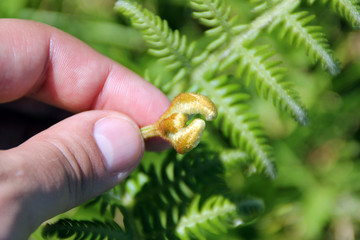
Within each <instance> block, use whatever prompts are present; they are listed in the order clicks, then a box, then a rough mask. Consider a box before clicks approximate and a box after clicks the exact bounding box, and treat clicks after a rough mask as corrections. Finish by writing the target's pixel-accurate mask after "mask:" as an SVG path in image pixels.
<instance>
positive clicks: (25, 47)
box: [0, 19, 169, 240]
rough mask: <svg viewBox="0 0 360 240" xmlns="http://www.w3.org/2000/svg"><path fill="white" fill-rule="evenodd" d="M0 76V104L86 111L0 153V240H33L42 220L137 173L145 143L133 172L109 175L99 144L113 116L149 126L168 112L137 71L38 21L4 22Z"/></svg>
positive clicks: (0, 22)
mask: <svg viewBox="0 0 360 240" xmlns="http://www.w3.org/2000/svg"><path fill="white" fill-rule="evenodd" d="M0 73H1V74H0V103H3V102H9V101H13V100H15V99H18V98H21V97H23V96H28V97H32V98H35V99H38V100H40V101H43V102H45V103H48V104H52V105H54V106H57V107H60V108H63V109H66V110H69V111H72V112H74V113H79V114H76V115H74V116H73V117H70V118H68V119H66V120H64V121H62V122H60V123H58V124H56V125H54V126H53V127H51V128H49V129H47V130H45V131H44V132H42V133H40V134H38V135H36V136H34V137H33V138H31V139H29V140H28V141H27V142H25V143H23V144H22V145H20V146H18V147H16V148H13V149H9V150H6V151H0V193H1V194H0V240H9V239H16V240H21V239H26V238H27V236H28V234H30V233H31V232H32V231H33V230H34V229H35V228H36V227H37V226H38V225H39V224H40V223H41V222H42V221H44V220H46V219H48V218H50V217H52V216H55V215H56V214H58V213H61V212H64V211H66V210H68V209H71V208H72V207H74V206H76V205H78V204H80V203H83V202H85V201H87V200H89V199H91V198H92V197H94V196H96V195H98V194H100V193H102V192H104V191H106V190H107V189H109V188H111V187H113V186H114V185H115V184H117V183H118V182H119V181H121V180H122V179H124V178H125V177H126V175H127V174H129V173H130V171H131V170H132V169H133V168H134V167H136V165H137V164H138V162H139V161H140V159H141V156H142V154H143V151H144V146H143V140H142V138H141V137H139V138H140V140H139V141H137V143H135V142H134V143H133V144H137V145H136V148H137V149H138V156H134V157H133V159H132V160H131V161H129V162H128V163H126V164H125V165H126V166H128V169H127V171H124V172H122V174H120V175H114V174H113V173H111V172H109V171H107V169H106V168H105V167H104V162H103V157H104V156H103V155H102V153H101V152H100V149H99V148H98V146H97V144H96V142H95V140H94V135H93V130H94V126H95V125H96V122H98V121H99V120H100V119H102V118H104V117H109V116H110V117H120V118H128V121H129V122H133V123H134V125H137V126H144V125H148V124H152V123H154V122H156V120H157V119H158V118H159V117H160V116H161V115H162V114H163V113H164V112H165V111H166V109H167V108H168V106H169V100H168V99H167V98H166V96H165V95H163V94H162V93H161V92H160V91H159V90H158V89H156V88H155V87H154V86H152V85H151V84H149V83H147V82H145V81H144V80H143V79H142V78H141V77H139V76H138V75H136V74H134V73H133V72H131V71H130V70H128V69H126V68H124V67H122V66H121V65H119V64H117V63H115V62H114V61H112V60H110V59H108V58H106V57H104V56H102V55H101V54H99V53H97V52H96V51H94V50H93V49H91V48H90V47H88V46H87V45H86V44H84V43H82V42H81V41H79V40H77V39H75V38H73V37H72V36H70V35H68V34H66V33H64V32H61V31H59V30H57V29H54V28H52V27H50V26H47V25H44V24H40V23H36V22H32V21H24V20H14V19H1V20H0ZM89 110H90V111H89ZM91 110H95V111H91ZM110 110H111V111H110ZM137 130H138V129H137ZM137 130H136V131H137ZM121 137H122V136H121V133H119V138H121ZM129 144H132V143H129Z"/></svg>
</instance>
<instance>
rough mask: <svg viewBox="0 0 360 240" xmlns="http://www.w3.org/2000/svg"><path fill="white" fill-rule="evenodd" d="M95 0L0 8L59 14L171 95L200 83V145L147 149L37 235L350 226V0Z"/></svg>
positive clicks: (341, 230)
mask: <svg viewBox="0 0 360 240" xmlns="http://www.w3.org/2000/svg"><path fill="white" fill-rule="evenodd" d="M95 2H96V1H94V2H92V3H90V2H86V4H84V2H83V1H80V0H75V1H73V0H61V1H48V0H37V1H27V0H5V1H4V0H3V1H2V2H1V3H0V6H1V7H0V14H1V16H3V17H18V18H28V19H33V20H37V21H43V22H46V23H48V24H51V25H54V26H56V27H59V28H61V29H63V30H65V31H67V32H69V33H71V34H73V35H75V36H76V37H78V38H80V39H82V40H83V41H85V42H86V43H88V44H90V45H91V46H92V47H94V48H95V49H97V50H98V51H101V52H102V53H103V54H106V55H108V56H109V57H111V58H113V59H115V60H116V61H118V62H120V63H122V64H124V65H125V66H127V67H129V68H131V69H133V70H134V71H136V72H137V73H139V74H141V75H145V76H146V78H147V79H151V80H150V81H151V82H152V83H153V84H155V85H156V86H157V87H159V88H160V89H161V90H163V91H164V92H165V93H166V94H167V95H168V96H169V97H170V98H171V97H173V96H175V95H177V94H179V93H180V92H182V91H192V92H199V93H202V94H205V95H207V96H208V97H210V98H211V99H212V100H213V101H214V102H215V104H216V105H217V107H218V112H219V114H218V118H217V119H216V121H215V122H214V123H213V124H209V125H208V126H207V131H206V132H205V133H204V136H203V139H202V141H203V142H205V144H200V145H199V147H197V148H196V149H194V150H193V151H192V152H190V153H188V154H187V155H185V156H180V155H177V154H176V153H175V152H174V151H170V152H166V153H162V154H154V153H147V154H146V155H145V157H144V159H143V161H142V163H141V164H140V166H139V167H138V168H137V169H136V170H135V171H134V172H133V173H132V174H131V176H129V178H127V179H126V180H125V181H124V182H122V183H121V184H119V185H118V186H116V187H115V188H114V189H112V190H110V191H109V192H107V193H105V194H103V195H101V196H98V197H97V198H95V199H93V200H92V201H90V202H89V203H87V204H84V205H83V206H80V207H79V208H77V209H75V210H73V212H69V213H66V214H64V215H61V216H59V217H57V218H56V219H54V220H52V221H51V222H50V223H48V224H46V225H44V226H43V227H41V228H40V230H39V231H41V232H42V235H43V237H41V236H40V235H41V234H38V235H37V236H38V237H37V238H36V239H44V238H45V239H48V238H49V239H59V238H60V239H280V240H281V239H296V240H297V239H305V240H313V239H346V238H348V239H351V237H352V239H356V238H358V237H359V236H360V234H359V231H358V229H359V228H360V227H359V226H360V218H359V217H358V216H360V200H359V194H358V193H359V190H360V185H359V184H358V182H359V181H358V179H359V177H360V169H359V168H358V161H359V156H360V155H359V153H360V151H359V149H360V143H359V139H360V137H359V136H360V134H359V121H360V115H359V111H358V106H359V104H360V101H359V99H360V98H359V96H360V95H359V94H360V90H359V86H360V85H359V76H360V72H359V69H360V64H359V62H358V57H357V56H358V55H359V54H360V53H359V51H358V49H357V47H356V46H357V44H356V41H357V40H356V39H358V35H357V34H356V33H349V32H348V28H349V27H350V26H351V27H353V28H359V25H360V20H359V19H360V18H359V16H360V15H359V14H360V13H359V9H358V1H355V0H331V1H329V0H321V1H315V0H307V1H305V0H304V1H300V0H252V1H239V0H188V1H178V0H171V1H169V0H156V1H153V0H143V1H140V2H141V4H139V3H137V2H136V1H132V0H120V1H118V2H117V4H116V7H115V9H116V12H118V13H120V14H119V15H116V16H115V14H113V11H112V8H113V2H111V3H110V4H109V3H107V2H106V1H99V2H100V3H98V4H96V3H95ZM249 2H250V3H249ZM77 5H78V6H80V7H78V8H77ZM99 6H101V7H99ZM109 6H110V7H109ZM148 9H149V10H148ZM164 9H165V10H164ZM164 11H168V13H167V14H164ZM174 12H177V14H176V17H174V18H171V17H172V16H171V13H174ZM191 15H192V16H193V17H194V19H192V20H190V19H189V18H190V16H191ZM336 15H338V17H337V16H336ZM164 16H166V19H165V18H164ZM177 18H178V19H177ZM328 20H330V21H328ZM129 21H130V22H131V24H132V27H130V26H129ZM327 21H328V22H327ZM345 23H346V24H345ZM174 26H176V27H177V28H178V29H171V27H174ZM141 36H142V37H143V39H144V41H143V40H141ZM129 43H131V44H129ZM144 43H146V44H147V46H148V48H149V53H150V54H151V55H152V56H154V57H155V59H156V58H158V59H160V61H159V62H154V58H153V57H151V56H148V55H147V54H144V53H145V51H146V48H145V44H144ZM337 59H339V60H341V62H342V64H340V63H339V62H340V61H338V60H337ZM314 63H315V64H314ZM340 67H345V69H344V72H341V71H340ZM145 68H147V69H146V70H145ZM164 69H167V70H166V71H164ZM323 70H324V71H323ZM335 75H336V76H335ZM154 76H156V77H154ZM330 78H334V79H333V81H330ZM259 96H260V97H259ZM264 99H265V100H264ZM268 102H270V103H268ZM305 105H306V106H307V109H306V108H305ZM284 113H285V114H284ZM287 115H290V116H291V117H292V118H294V119H295V121H296V122H293V121H292V120H291V119H290V118H289V117H288V116H287ZM308 118H310V120H311V121H310V122H311V124H309V125H307V124H308V123H309V121H308ZM297 123H299V124H300V125H307V126H306V127H298V126H297V125H296V124H297ZM275 163H276V168H275ZM262 176H266V177H265V178H262ZM269 178H271V179H274V180H273V181H271V182H270V181H269ZM251 196H256V198H255V197H251ZM258 197H259V198H261V199H262V200H259V199H258ZM265 206H266V209H265V210H264V207H265ZM259 215H261V217H258V216H259ZM94 219H96V220H94ZM255 219H256V221H254V220H255ZM345 230H346V231H345ZM349 232H350V233H352V235H351V234H350V235H351V236H350V235H349ZM347 234H348V235H347ZM349 236H350V237H349Z"/></svg>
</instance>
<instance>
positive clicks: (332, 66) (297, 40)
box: [268, 11, 340, 75]
mask: <svg viewBox="0 0 360 240" xmlns="http://www.w3.org/2000/svg"><path fill="white" fill-rule="evenodd" d="M313 18H315V15H309V14H308V13H307V12H305V11H304V12H297V13H292V14H290V13H286V12H285V13H284V14H283V15H281V16H279V18H278V19H277V20H275V21H273V22H272V24H271V25H270V26H269V28H268V29H269V31H270V32H271V31H272V30H273V29H275V28H280V34H279V36H280V38H285V37H286V36H287V37H288V39H289V42H290V44H291V45H295V46H296V47H298V46H300V45H304V47H305V48H306V50H307V52H308V55H309V56H310V57H311V59H312V60H313V61H320V63H321V65H322V66H323V68H325V69H326V70H327V71H329V72H330V73H331V74H333V75H336V74H338V73H339V71H340V68H339V64H338V61H337V60H336V59H335V58H334V56H333V53H332V51H331V49H330V47H329V44H328V41H327V38H326V37H325V34H324V33H322V32H321V27H319V26H307V24H308V23H309V22H310V21H311V20H312V19H313Z"/></svg>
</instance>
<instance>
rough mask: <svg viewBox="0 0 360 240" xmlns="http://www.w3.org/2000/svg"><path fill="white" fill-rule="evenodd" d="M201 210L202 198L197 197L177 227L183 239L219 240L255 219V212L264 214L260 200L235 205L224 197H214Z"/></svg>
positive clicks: (177, 231) (178, 233)
mask: <svg viewBox="0 0 360 240" xmlns="http://www.w3.org/2000/svg"><path fill="white" fill-rule="evenodd" d="M199 208H200V196H197V197H195V198H194V201H193V202H192V203H191V205H190V208H189V209H188V212H187V214H186V215H185V216H183V217H181V219H180V222H179V224H178V225H177V227H176V233H177V235H178V236H179V237H180V238H181V239H218V238H219V236H222V235H223V234H224V233H226V232H227V231H228V230H229V229H232V228H234V227H238V226H239V225H242V224H244V223H245V222H246V221H249V220H250V219H252V218H254V216H255V215H256V214H255V212H256V213H257V214H259V213H260V212H262V211H263V204H262V202H261V201H258V200H252V201H251V200H247V201H243V202H241V201H240V202H239V203H235V202H232V201H230V200H229V199H227V198H225V197H223V196H213V197H211V198H209V199H207V200H206V201H205V203H204V204H203V205H202V207H201V209H199ZM250 209H251V210H250Z"/></svg>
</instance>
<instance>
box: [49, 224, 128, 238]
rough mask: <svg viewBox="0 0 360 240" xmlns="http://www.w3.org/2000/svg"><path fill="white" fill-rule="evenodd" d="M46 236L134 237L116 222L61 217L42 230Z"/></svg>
mask: <svg viewBox="0 0 360 240" xmlns="http://www.w3.org/2000/svg"><path fill="white" fill-rule="evenodd" d="M42 235H43V237H44V238H48V237H52V236H56V237H58V238H59V239H67V238H74V239H80V240H81V239H89V240H90V239H91V240H95V239H97V240H101V239H107V240H117V239H129V240H130V239H133V238H132V235H131V234H130V233H127V232H125V231H124V230H123V229H122V228H121V227H120V226H119V225H118V224H117V223H115V222H110V221H108V222H105V223H104V222H101V221H98V220H94V221H87V220H81V221H79V220H73V219H60V220H59V221H57V222H56V223H52V224H47V225H46V226H45V227H44V229H43V232H42Z"/></svg>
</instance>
